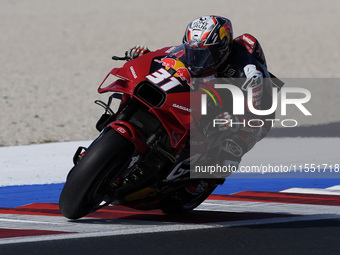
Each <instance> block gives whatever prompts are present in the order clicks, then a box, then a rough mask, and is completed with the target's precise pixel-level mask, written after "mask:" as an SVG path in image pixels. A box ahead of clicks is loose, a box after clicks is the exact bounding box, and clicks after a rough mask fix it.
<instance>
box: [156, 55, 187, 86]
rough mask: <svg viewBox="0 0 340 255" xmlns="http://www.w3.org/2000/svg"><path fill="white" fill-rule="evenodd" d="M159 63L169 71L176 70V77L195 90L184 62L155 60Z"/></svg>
mask: <svg viewBox="0 0 340 255" xmlns="http://www.w3.org/2000/svg"><path fill="white" fill-rule="evenodd" d="M155 61H156V62H157V63H161V64H162V65H163V66H164V67H165V68H166V69H167V70H169V69H170V68H172V69H174V70H176V73H175V74H174V76H175V77H179V78H180V79H181V80H182V81H186V82H187V84H188V85H189V86H190V88H192V89H194V87H193V86H192V85H191V75H190V72H189V71H188V69H187V68H186V67H185V65H184V64H183V62H182V61H179V60H177V59H173V58H162V59H161V60H158V59H155Z"/></svg>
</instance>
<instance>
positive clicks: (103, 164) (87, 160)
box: [59, 129, 134, 219]
mask: <svg viewBox="0 0 340 255" xmlns="http://www.w3.org/2000/svg"><path fill="white" fill-rule="evenodd" d="M133 150H134V145H133V144H132V143H131V142H130V141H128V140H127V139H125V138H124V137H122V136H121V135H120V134H118V133H117V132H116V131H115V130H113V129H107V130H105V131H104V132H103V133H102V134H101V135H100V136H99V137H98V138H97V139H96V140H95V141H94V142H93V143H92V144H91V146H90V147H89V148H88V150H87V151H86V153H85V155H84V156H83V157H82V159H81V160H80V161H79V163H78V164H77V165H75V166H74V168H73V169H72V171H71V173H70V174H69V176H68V178H67V180H66V183H65V185H64V188H63V190H62V192H61V195H60V199H59V208H60V211H61V213H62V214H63V215H64V216H65V217H66V218H69V219H79V218H81V217H83V216H85V215H87V214H88V213H90V212H92V211H95V210H96V209H98V208H99V204H100V203H101V202H102V201H103V200H104V199H105V197H106V196H107V193H108V188H109V183H108V181H109V180H110V178H109V177H112V176H114V174H116V175H117V174H119V172H120V170H121V168H122V166H123V165H124V164H125V163H126V162H127V161H128V160H129V158H130V156H131V154H132V152H133Z"/></svg>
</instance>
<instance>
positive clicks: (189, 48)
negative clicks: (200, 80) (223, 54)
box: [170, 41, 216, 76]
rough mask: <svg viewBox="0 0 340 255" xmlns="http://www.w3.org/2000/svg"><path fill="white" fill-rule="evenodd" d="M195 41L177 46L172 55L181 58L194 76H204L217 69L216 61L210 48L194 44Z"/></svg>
mask: <svg viewBox="0 0 340 255" xmlns="http://www.w3.org/2000/svg"><path fill="white" fill-rule="evenodd" d="M194 45H195V44H194V42H193V41H189V42H187V43H184V44H182V45H180V46H179V47H177V49H175V50H174V51H173V52H172V53H171V54H170V55H171V56H173V57H176V58H177V59H179V60H181V61H182V62H183V63H184V64H185V66H186V67H187V68H188V70H189V72H190V73H191V74H192V75H193V76H204V74H205V73H208V72H210V71H212V70H215V68H216V66H215V61H214V58H213V55H212V54H211V51H210V49H209V48H201V47H197V46H194Z"/></svg>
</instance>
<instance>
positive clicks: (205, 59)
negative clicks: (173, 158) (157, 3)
mask: <svg viewBox="0 0 340 255" xmlns="http://www.w3.org/2000/svg"><path fill="white" fill-rule="evenodd" d="M183 43H184V47H185V49H186V51H187V52H188V56H190V57H189V59H188V64H189V66H188V69H189V70H190V72H191V74H192V75H193V77H206V76H209V75H211V74H212V73H214V75H215V76H216V77H217V78H223V79H224V80H225V83H228V84H233V85H236V86H237V87H239V88H240V89H241V90H242V92H243V94H244V98H245V99H246V100H245V102H248V100H247V97H248V94H247V89H248V88H249V87H250V86H251V87H252V91H253V93H252V95H250V96H252V100H251V101H252V102H253V106H254V108H256V109H258V110H261V109H268V108H270V106H271V104H272V86H273V85H272V82H271V79H270V73H269V72H268V70H267V63H266V59H265V55H264V52H263V50H262V47H261V45H260V43H259V42H258V40H257V39H256V38H255V37H253V36H252V35H250V34H242V35H240V36H238V37H236V38H233V29H232V24H231V21H230V20H229V19H227V18H224V17H221V16H215V15H209V16H202V17H200V18H197V19H195V20H193V21H192V22H190V23H189V24H188V25H187V27H186V30H185V34H184V37H183ZM148 52H150V50H149V49H148V48H147V47H145V46H142V45H137V46H135V47H133V48H132V49H130V50H128V51H126V53H125V55H126V57H127V58H128V59H134V58H137V57H139V56H141V55H143V54H146V53H148ZM211 56H212V58H211ZM219 94H220V95H221V97H222V102H223V107H222V109H221V111H220V112H219V113H217V114H216V116H214V117H216V118H217V119H227V120H228V122H227V124H224V125H218V127H217V128H218V130H219V131H221V132H222V131H223V132H224V133H225V138H224V139H225V141H224V143H223V145H222V150H221V152H220V154H219V155H218V160H217V161H218V163H219V164H220V165H223V166H228V165H232V166H235V167H236V168H237V167H238V165H239V163H240V161H241V159H242V156H243V155H244V154H245V153H246V152H248V151H249V150H250V149H252V148H253V146H254V145H255V144H256V143H257V142H258V141H259V140H261V139H262V138H263V137H265V136H266V135H267V133H268V132H269V130H270V128H271V123H268V122H265V121H264V122H263V123H264V125H262V126H260V125H258V126H257V125H252V126H250V125H247V124H245V125H240V124H241V123H248V120H251V119H263V120H264V119H266V118H270V119H274V116H275V113H273V114H271V116H257V115H254V114H253V113H251V112H250V111H249V109H248V107H245V113H244V115H241V116H240V115H237V116H235V115H233V114H232V110H231V109H232V107H231V105H230V103H229V104H228V103H227V102H232V98H231V94H229V95H228V94H227V93H219ZM246 106H247V105H246ZM230 123H237V124H234V125H230ZM253 124H254V123H253ZM224 177H227V176H224Z"/></svg>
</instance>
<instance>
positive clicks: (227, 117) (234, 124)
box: [214, 112, 240, 133]
mask: <svg viewBox="0 0 340 255" xmlns="http://www.w3.org/2000/svg"><path fill="white" fill-rule="evenodd" d="M214 122H215V123H214V125H215V127H216V128H217V129H218V130H219V131H227V130H228V131H230V132H233V133H235V132H237V131H238V130H239V129H240V121H239V119H238V118H237V117H236V116H234V115H231V114H229V113H228V112H222V113H220V114H218V115H217V116H216V118H215V120H214Z"/></svg>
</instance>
